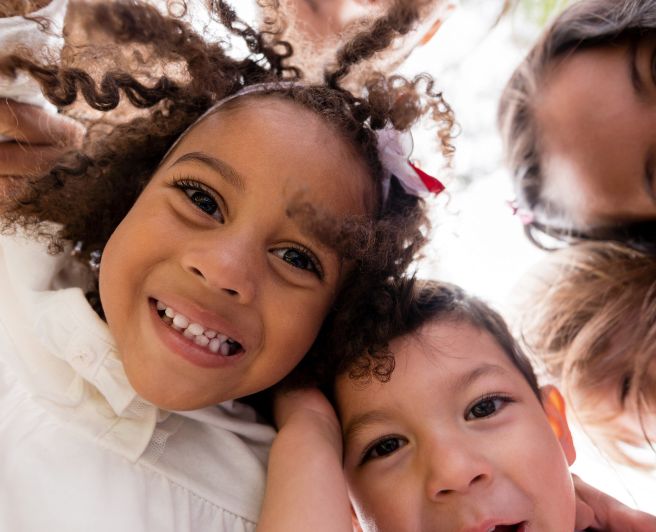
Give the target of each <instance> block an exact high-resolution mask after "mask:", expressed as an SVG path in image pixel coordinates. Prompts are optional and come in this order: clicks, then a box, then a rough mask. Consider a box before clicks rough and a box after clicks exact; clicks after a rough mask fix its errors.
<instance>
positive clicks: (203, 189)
mask: <svg viewBox="0 0 656 532" xmlns="http://www.w3.org/2000/svg"><path fill="white" fill-rule="evenodd" d="M172 185H173V187H175V188H177V189H178V190H180V191H181V192H183V193H184V194H185V195H186V196H187V197H188V198H189V200H190V202H191V203H192V204H194V205H195V206H196V207H197V208H198V209H199V210H201V211H203V212H205V214H207V215H209V216H211V217H213V218H214V214H215V213H216V214H217V215H218V217H219V218H220V219H219V221H220V222H223V217H224V209H225V206H224V204H223V201H222V199H221V196H220V195H219V194H217V192H216V191H215V190H214V189H212V188H211V187H208V186H207V185H206V184H205V183H202V182H200V181H197V180H196V179H193V178H190V177H176V178H174V179H173V182H172ZM190 191H195V192H200V193H201V194H204V195H205V196H206V197H207V198H209V199H210V200H211V203H210V204H209V205H208V204H207V203H205V205H203V204H202V203H197V202H196V201H195V198H194V195H191V194H189V192H190ZM204 207H209V209H206V208H204ZM210 211H212V212H210Z"/></svg>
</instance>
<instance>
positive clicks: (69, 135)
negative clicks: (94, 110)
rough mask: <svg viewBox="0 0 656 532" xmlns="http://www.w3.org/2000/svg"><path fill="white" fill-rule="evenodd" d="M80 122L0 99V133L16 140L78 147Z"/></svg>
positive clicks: (82, 130)
mask: <svg viewBox="0 0 656 532" xmlns="http://www.w3.org/2000/svg"><path fill="white" fill-rule="evenodd" d="M84 131H85V130H84V126H82V124H80V123H79V122H76V121H75V120H73V119H71V118H68V117H66V116H63V115H59V114H56V113H51V112H48V111H45V110H43V109H41V108H39V107H36V106H34V105H28V104H24V103H19V102H16V101H13V100H7V99H0V135H2V136H4V137H9V138H10V139H13V140H16V141H17V142H19V143H29V144H32V145H35V144H37V145H39V144H43V145H54V146H72V147H78V146H80V144H81V143H82V138H83V137H84Z"/></svg>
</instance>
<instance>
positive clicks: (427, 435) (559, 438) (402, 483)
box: [337, 322, 575, 532]
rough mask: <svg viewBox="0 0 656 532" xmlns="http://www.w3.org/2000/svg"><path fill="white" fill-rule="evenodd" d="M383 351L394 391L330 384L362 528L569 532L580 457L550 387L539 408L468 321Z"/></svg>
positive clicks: (428, 329) (385, 386)
mask: <svg viewBox="0 0 656 532" xmlns="http://www.w3.org/2000/svg"><path fill="white" fill-rule="evenodd" d="M390 347H391V350H392V352H393V353H394V354H395V357H396V368H395V370H394V373H393V374H392V378H391V380H390V381H389V382H387V383H379V382H371V383H370V384H367V385H362V384H357V383H354V382H353V381H350V380H348V378H341V379H340V380H339V381H338V384H337V402H338V407H339V414H340V418H341V420H342V426H343V430H344V435H345V439H344V469H345V473H346V477H347V481H348V484H349V489H350V495H351V500H352V502H353V506H354V510H355V514H356V515H357V518H358V519H359V521H360V523H361V529H362V530H366V531H397V532H398V531H406V530H408V531H410V530H412V531H424V530H425V531H432V532H434V531H440V532H442V531H476V532H478V531H479V530H480V531H481V532H485V531H487V530H489V529H490V528H491V527H492V526H496V525H499V524H516V523H520V522H521V523H525V524H526V525H527V528H526V530H530V531H531V532H542V531H544V532H550V531H554V530H573V529H574V519H575V499H574V490H573V486H572V479H571V475H570V474H569V470H568V465H569V464H571V463H572V462H573V461H574V458H575V453H574V448H573V445H572V440H571V436H570V434H569V430H568V428H567V422H566V420H565V416H564V403H563V401H562V397H561V396H560V394H559V393H558V392H557V390H556V389H555V388H552V387H547V388H545V389H543V394H542V395H543V398H542V400H543V404H540V401H539V400H538V398H537V397H536V395H535V393H534V392H533V391H532V389H531V388H530V386H529V385H528V383H527V382H526V380H525V379H524V377H523V376H522V374H521V373H520V372H519V370H518V369H517V368H516V367H515V366H514V365H513V364H512V362H511V361H510V359H509V358H508V357H507V356H506V355H505V353H504V352H503V351H502V350H501V348H500V347H499V346H498V344H497V343H496V342H495V341H494V339H493V338H492V337H491V336H490V335H489V334H488V333H486V332H483V331H480V330H479V329H477V328H475V327H473V326H471V325H469V324H467V323H453V322H444V323H441V322H437V323H431V324H428V325H426V326H424V328H423V329H421V330H420V334H418V335H413V336H410V337H406V338H401V339H399V340H395V341H394V342H392V344H391V346H390ZM480 370H482V371H481V372H480V373H479V371H480ZM463 379H464V380H463ZM409 390H411V391H412V393H409ZM474 407H476V408H474ZM476 412H478V413H479V414H478V417H476V416H477V415H476V414H475V413H476ZM481 412H483V413H484V415H482V414H481ZM528 442H530V444H529V443H528ZM545 486H549V489H548V490H545ZM555 509H558V510H557V511H556V510H555ZM520 530H523V529H520Z"/></svg>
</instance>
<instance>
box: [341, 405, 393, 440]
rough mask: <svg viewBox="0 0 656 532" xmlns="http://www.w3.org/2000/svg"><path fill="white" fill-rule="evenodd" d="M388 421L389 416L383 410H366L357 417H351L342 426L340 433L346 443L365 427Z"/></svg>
mask: <svg viewBox="0 0 656 532" xmlns="http://www.w3.org/2000/svg"><path fill="white" fill-rule="evenodd" d="M388 419H389V416H388V415H387V414H386V413H385V412H384V411H383V410H368V411H366V412H362V413H361V414H358V415H357V416H353V419H351V420H349V422H348V423H346V424H345V425H344V430H343V431H342V435H343V437H344V441H345V442H348V441H350V440H351V439H353V438H355V437H356V436H357V435H358V433H360V432H362V431H363V430H364V429H365V428H366V427H367V425H374V424H376V423H384V422H385V421H387V420H388Z"/></svg>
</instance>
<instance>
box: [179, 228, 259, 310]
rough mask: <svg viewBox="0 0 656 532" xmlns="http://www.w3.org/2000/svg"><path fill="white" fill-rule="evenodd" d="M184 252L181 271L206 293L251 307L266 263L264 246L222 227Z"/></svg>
mask: <svg viewBox="0 0 656 532" xmlns="http://www.w3.org/2000/svg"><path fill="white" fill-rule="evenodd" d="M189 244H190V245H189V246H188V248H187V251H186V252H185V255H184V258H183V267H184V269H185V270H186V271H188V272H190V273H192V274H193V275H194V276H196V277H197V278H199V279H200V280H201V281H202V282H203V283H204V284H205V285H206V286H207V288H208V289H211V290H214V291H220V292H222V293H224V294H227V295H229V296H230V297H232V298H233V299H234V300H236V301H237V302H238V303H241V304H248V303H251V302H252V301H253V300H254V299H255V297H256V294H257V286H258V281H261V280H262V276H263V271H262V265H263V262H264V261H265V260H266V257H265V255H266V253H265V251H264V250H263V246H259V245H258V242H257V238H256V236H255V235H253V234H249V233H247V232H243V231H237V230H232V229H228V228H225V227H222V228H220V229H217V230H215V231H214V232H213V234H208V233H204V234H203V235H199V237H198V238H196V239H195V240H194V241H193V242H192V243H189Z"/></svg>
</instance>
